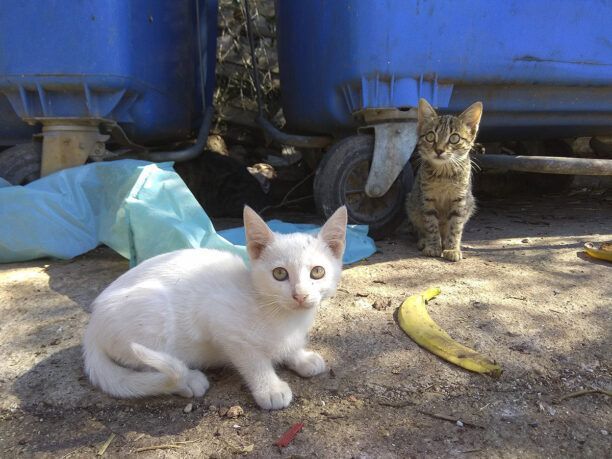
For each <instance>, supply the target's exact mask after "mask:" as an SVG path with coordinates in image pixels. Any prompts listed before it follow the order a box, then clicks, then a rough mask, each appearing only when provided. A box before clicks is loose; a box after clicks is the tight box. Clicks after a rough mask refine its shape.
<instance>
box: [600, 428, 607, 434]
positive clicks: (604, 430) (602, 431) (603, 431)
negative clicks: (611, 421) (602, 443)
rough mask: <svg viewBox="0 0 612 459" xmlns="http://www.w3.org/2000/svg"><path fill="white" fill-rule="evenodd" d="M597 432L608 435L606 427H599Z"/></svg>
mask: <svg viewBox="0 0 612 459" xmlns="http://www.w3.org/2000/svg"><path fill="white" fill-rule="evenodd" d="M599 433H601V434H602V435H608V431H607V430H606V429H601V430H600V431H599Z"/></svg>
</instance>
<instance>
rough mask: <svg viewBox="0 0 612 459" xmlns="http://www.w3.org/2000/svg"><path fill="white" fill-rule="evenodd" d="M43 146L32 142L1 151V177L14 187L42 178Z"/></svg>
mask: <svg viewBox="0 0 612 459" xmlns="http://www.w3.org/2000/svg"><path fill="white" fill-rule="evenodd" d="M41 161H42V144H41V143H40V142H30V143H23V144H19V145H15V146H14V147H10V148H7V149H6V150H4V151H0V177H2V178H3V179H4V180H6V181H7V182H9V183H10V184H12V185H26V184H28V183H30V182H33V181H34V180H36V179H39V178H40V163H41Z"/></svg>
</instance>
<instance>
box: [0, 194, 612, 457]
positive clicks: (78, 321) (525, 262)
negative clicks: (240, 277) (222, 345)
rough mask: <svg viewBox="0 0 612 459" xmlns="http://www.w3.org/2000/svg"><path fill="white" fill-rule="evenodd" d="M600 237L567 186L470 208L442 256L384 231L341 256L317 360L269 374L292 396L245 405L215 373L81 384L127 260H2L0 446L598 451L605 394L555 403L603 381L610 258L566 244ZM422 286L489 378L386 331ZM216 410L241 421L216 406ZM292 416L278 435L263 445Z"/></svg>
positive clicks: (71, 450) (609, 232)
mask: <svg viewBox="0 0 612 459" xmlns="http://www.w3.org/2000/svg"><path fill="white" fill-rule="evenodd" d="M313 219H314V217H313ZM225 223H226V224H227V222H225ZM608 239H612V205H611V203H610V201H609V200H605V199H602V198H601V197H600V198H593V197H590V198H589V197H582V198H581V197H579V196H569V197H568V196H565V197H561V196H557V197H546V198H543V197H540V198H532V199H525V200H521V201H517V200H510V199H506V200H493V201H487V202H483V203H481V209H480V211H479V213H478V214H477V215H476V216H475V217H474V219H473V220H472V221H471V222H470V223H469V226H468V228H467V230H466V234H465V241H464V250H465V255H466V259H465V260H463V261H462V262H460V263H458V264H453V263H449V262H445V261H443V260H434V259H427V258H423V257H420V256H419V254H418V252H417V250H416V248H415V246H414V242H412V241H411V240H409V239H408V237H407V235H405V234H403V233H402V232H401V231H400V233H399V234H398V235H397V236H396V237H395V238H393V239H390V240H387V241H383V242H381V243H380V244H379V247H380V250H381V252H380V253H377V254H376V255H374V256H372V257H371V258H370V259H368V260H366V261H363V262H361V263H358V264H356V265H352V266H348V267H346V269H345V272H344V275H343V280H342V283H341V288H340V291H339V292H338V294H337V296H336V297H335V298H334V299H333V300H332V301H330V302H329V303H328V304H326V305H324V306H323V307H322V309H321V311H320V313H319V315H318V319H317V322H316V325H315V327H314V329H313V330H312V334H311V336H312V339H311V342H312V347H313V348H314V349H316V350H318V351H319V352H320V353H321V354H322V355H323V356H324V357H325V359H326V360H327V361H328V363H329V365H330V367H331V368H332V369H333V371H331V372H330V373H329V374H326V375H323V376H320V377H316V378H313V379H312V380H305V379H301V378H299V377H298V376H297V375H295V374H292V373H290V372H289V371H286V370H282V369H281V370H280V374H281V375H282V377H283V378H284V379H286V380H287V381H288V382H289V384H290V385H291V387H292V389H293V391H294V394H295V400H294V402H293V403H292V405H291V406H290V407H289V408H288V409H286V410H283V411H277V412H264V411H262V410H260V409H258V408H257V407H256V406H255V404H254V402H253V400H252V398H251V396H250V395H249V393H248V392H247V391H246V390H245V388H244V387H243V385H242V382H241V380H240V378H239V377H238V376H237V375H236V374H235V373H234V372H233V371H232V370H229V369H225V370H217V371H214V372H209V375H210V379H211V381H212V387H211V389H210V391H209V392H208V393H207V394H206V395H205V397H204V398H203V399H196V400H186V399H182V398H180V397H172V396H169V397H159V398H150V399H144V400H132V401H127V400H114V399H112V398H109V397H107V396H105V395H103V394H102V393H100V392H98V391H97V390H95V389H94V388H92V387H91V386H90V384H89V383H88V381H87V379H86V378H85V377H84V374H83V370H82V359H81V350H80V340H81V334H82V332H83V329H84V327H85V324H86V323H87V320H88V315H89V312H88V311H89V309H88V308H89V304H90V302H91V301H92V300H93V298H94V297H95V296H96V295H97V294H98V293H99V292H100V291H101V290H102V289H103V288H104V287H105V286H107V285H108V284H109V283H110V282H111V281H112V280H113V279H115V278H116V277H117V276H119V275H120V274H121V273H123V272H124V271H125V270H126V269H127V268H128V264H127V262H126V261H125V260H123V259H122V258H120V257H119V256H118V255H116V254H115V253H113V252H112V251H110V250H109V249H106V248H99V249H96V250H94V251H93V252H90V253H88V254H86V255H84V256H81V257H78V258H76V259H74V260H71V261H54V260H41V261H35V262H30V263H19V264H13V265H3V266H1V267H0V311H1V317H2V321H1V323H0V393H1V394H2V396H1V400H0V456H1V457H15V456H24V457H32V456H36V457H60V458H62V457H63V458H66V457H73V458H77V457H93V456H94V455H95V454H96V453H97V452H98V451H99V449H100V447H101V445H102V444H103V443H104V442H105V441H106V440H107V439H109V437H110V436H111V434H114V438H113V440H112V441H111V443H110V445H109V446H108V448H107V449H106V452H105V456H106V457H124V456H126V455H128V454H130V453H137V455H138V457H143V458H146V457H155V458H157V457H228V456H235V455H240V454H244V455H248V456H251V457H279V456H283V457H293V458H298V457H341V458H349V457H355V458H362V457H363V458H365V457H462V458H463V457H465V458H468V457H474V458H491V457H493V458H495V457H503V458H510V457H521V458H525V457H597V458H604V457H611V456H612V448H611V441H610V440H611V439H612V404H611V400H610V398H609V397H607V396H606V395H603V394H598V393H595V394H588V395H583V396H578V397H574V398H569V399H565V400H560V398H562V397H563V396H565V395H568V394H571V393H573V392H575V391H578V390H581V389H607V390H610V389H612V378H611V373H610V372H611V352H610V343H611V340H610V338H611V335H612V324H611V306H612V264H606V262H602V261H595V260H592V259H590V258H588V257H587V256H586V255H585V254H584V253H583V251H582V244H583V243H584V242H586V241H592V240H594V241H603V240H608ZM430 286H440V287H441V288H442V294H441V295H440V296H439V297H438V298H437V299H435V300H434V301H432V302H431V303H430V304H429V309H430V312H431V315H432V317H433V318H434V319H435V320H436V321H437V322H438V323H439V324H440V325H441V326H442V327H443V328H444V329H446V330H447V331H448V332H449V333H450V334H451V335H452V336H453V337H454V338H456V339H457V340H458V341H460V342H462V343H464V344H466V345H468V346H471V347H474V348H476V349H478V350H480V351H482V352H485V353H486V354H488V355H489V356H491V357H492V358H494V359H495V360H497V361H498V362H500V363H501V365H502V366H503V368H504V374H503V376H502V377H501V378H500V379H499V380H494V379H491V378H489V377H486V376H481V375H476V374H471V373H468V372H466V371H463V370H461V369H460V368H457V367H454V366H452V365H450V364H448V363H446V362H444V361H442V360H440V359H438V358H437V357H435V356H433V355H431V354H429V353H428V352H427V351H425V350H423V349H421V348H419V347H418V346H417V345H416V344H414V343H413V342H412V341H411V340H410V339H409V338H408V337H407V336H406V335H405V334H404V333H403V332H402V331H401V329H400V328H399V327H398V326H397V324H396V322H395V321H394V311H395V310H396V308H397V307H398V306H399V305H400V303H401V302H402V300H403V299H404V298H405V297H406V296H408V295H410V294H412V293H416V292H419V291H421V290H424V289H425V288H427V287H430ZM373 303H375V304H376V305H377V307H379V308H380V310H378V309H375V308H374V307H372V304H373ZM387 305H389V306H388V307H386V308H385V306H387ZM189 402H192V403H193V405H192V407H193V409H192V411H191V412H189V413H185V412H184V408H185V406H186V405H187V404H188V403H189ZM232 405H240V406H241V407H242V408H243V409H244V414H243V415H242V416H240V417H238V418H235V419H230V418H228V417H227V416H224V415H223V414H224V412H225V411H227V408H228V407H230V406H232ZM432 414H433V415H444V416H448V417H450V418H451V419H456V420H460V421H461V422H460V423H456V422H453V421H448V420H443V419H440V418H438V417H433V416H432ZM297 422H303V423H304V428H303V430H302V431H301V432H300V433H299V434H298V435H297V437H296V438H295V440H294V441H293V443H292V444H291V445H290V446H288V447H287V448H284V449H282V450H281V449H279V448H278V447H276V446H274V445H273V443H274V442H275V441H276V440H277V439H278V437H279V436H280V435H281V434H282V433H283V432H284V431H285V430H287V429H288V428H289V427H290V426H291V425H293V424H294V423H297ZM470 423H471V424H470ZM461 424H463V425H461ZM160 445H166V447H165V448H164V449H152V450H147V451H139V449H142V448H146V447H151V446H160Z"/></svg>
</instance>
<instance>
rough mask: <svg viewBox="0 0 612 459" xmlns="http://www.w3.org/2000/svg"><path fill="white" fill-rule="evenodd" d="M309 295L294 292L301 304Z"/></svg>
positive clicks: (295, 298)
mask: <svg viewBox="0 0 612 459" xmlns="http://www.w3.org/2000/svg"><path fill="white" fill-rule="evenodd" d="M307 296H308V295H298V294H297V293H294V294H293V299H294V300H295V301H297V302H298V303H299V304H302V303H303V302H304V301H305V300H306V297H307Z"/></svg>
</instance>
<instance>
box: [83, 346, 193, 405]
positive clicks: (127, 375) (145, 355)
mask: <svg viewBox="0 0 612 459" xmlns="http://www.w3.org/2000/svg"><path fill="white" fill-rule="evenodd" d="M130 347H131V349H132V351H133V353H134V355H135V356H136V357H137V358H138V359H139V360H140V361H142V363H144V364H145V365H148V366H150V367H152V368H154V369H156V370H157V371H136V370H132V369H130V368H126V367H122V366H121V365H118V364H117V363H115V362H114V361H113V360H112V359H111V358H110V357H109V356H108V355H106V353H105V352H104V351H103V350H102V349H100V348H99V347H98V346H86V348H85V353H84V357H85V371H86V372H87V374H88V375H89V378H90V380H91V382H92V383H93V384H94V385H96V386H98V387H99V388H100V389H102V390H103V391H104V392H106V393H108V394H110V395H113V396H115V397H120V398H132V397H144V396H148V395H158V394H169V393H174V392H180V391H181V389H182V386H183V385H184V384H183V381H185V378H186V377H187V375H188V373H189V369H188V368H187V366H186V365H185V364H184V363H183V362H181V361H180V360H179V359H177V358H175V357H172V356H171V355H169V354H164V353H162V352H157V351H154V350H152V349H149V348H147V347H145V346H142V345H140V344H137V343H131V346H130Z"/></svg>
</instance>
